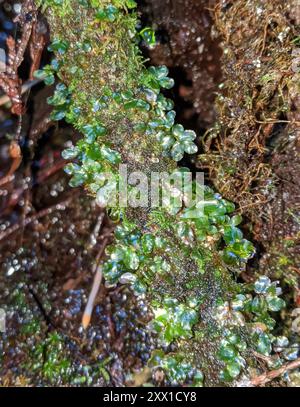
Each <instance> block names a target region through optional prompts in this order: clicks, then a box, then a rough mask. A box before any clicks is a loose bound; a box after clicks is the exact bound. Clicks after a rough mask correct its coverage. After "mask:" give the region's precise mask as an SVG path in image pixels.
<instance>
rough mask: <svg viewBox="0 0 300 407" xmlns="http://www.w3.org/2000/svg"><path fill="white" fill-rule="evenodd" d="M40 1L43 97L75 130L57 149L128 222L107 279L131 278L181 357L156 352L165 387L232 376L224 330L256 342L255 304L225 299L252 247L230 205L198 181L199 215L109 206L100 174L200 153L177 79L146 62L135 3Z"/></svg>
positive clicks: (157, 166)
mask: <svg viewBox="0 0 300 407" xmlns="http://www.w3.org/2000/svg"><path fill="white" fill-rule="evenodd" d="M43 5H44V6H45V12H46V16H47V18H48V22H49V25H50V28H51V35H52V45H51V49H52V50H53V51H54V54H55V58H56V59H55V61H54V62H52V64H51V66H47V67H46V68H45V69H44V76H45V79H46V81H47V82H51V81H52V76H53V75H54V74H55V75H57V76H58V78H59V79H60V80H61V82H62V83H59V84H58V85H57V87H56V91H55V93H54V95H53V97H52V98H50V99H49V103H51V104H53V105H54V107H55V109H54V118H55V119H62V118H65V120H66V121H67V122H69V123H71V124H72V125H73V126H74V127H76V128H77V129H78V130H79V131H80V132H81V133H82V139H81V140H80V141H79V142H78V144H77V145H76V146H73V147H72V148H69V149H68V150H66V151H65V152H64V156H65V157H67V158H74V159H75V160H74V163H72V164H69V165H68V167H67V172H68V173H69V174H70V175H71V176H72V178H71V181H70V182H71V184H72V185H74V186H78V185H84V187H85V188H86V189H87V190H88V191H89V193H91V194H93V195H94V196H97V200H98V202H99V203H100V204H101V205H107V206H108V207H109V208H110V209H111V210H112V211H113V212H114V214H115V215H117V217H119V218H120V219H121V220H123V224H122V225H120V226H118V227H117V230H116V234H115V237H116V241H115V243H114V245H112V246H111V247H110V248H109V249H108V250H107V256H108V259H107V261H106V262H105V263H104V264H103V271H104V275H105V279H106V282H107V284H109V285H114V284H117V283H121V284H130V285H131V286H132V288H133V290H134V291H135V292H136V294H137V295H142V296H143V295H146V298H147V302H148V303H149V304H150V305H151V307H152V310H153V312H154V314H156V318H154V320H153V321H152V323H151V324H150V329H152V330H154V331H155V332H156V333H158V336H159V340H160V343H161V347H162V349H164V351H166V352H168V346H169V344H171V346H172V349H174V351H175V353H176V355H177V356H174V357H173V356H172V357H169V356H168V355H166V356H165V357H164V356H162V357H161V360H162V361H161V362H160V366H162V367H163V369H165V370H166V375H167V376H168V377H169V380H170V382H171V383H172V384H175V383H183V382H189V381H190V380H192V377H193V375H194V373H195V375H196V377H198V379H199V380H198V382H199V383H200V382H201V383H202V375H201V374H200V373H197V372H200V371H203V372H204V383H205V384H207V385H217V384H219V383H221V382H223V381H226V380H227V379H228V378H229V379H230V380H233V379H236V378H237V377H238V375H239V374H240V373H241V372H242V371H246V370H247V363H246V361H245V359H244V357H243V356H240V355H239V354H238V353H237V352H238V350H239V345H238V344H234V346H235V347H236V348H234V352H233V353H234V357H235V361H233V360H232V359H231V360H230V361H229V363H227V365H226V363H225V360H224V356H222V355H221V354H222V349H223V348H224V346H225V345H224V343H223V341H224V329H226V332H228V336H230V335H231V336H232V335H235V334H239V333H240V331H241V330H242V331H243V335H245V336H246V338H248V340H246V344H247V345H249V346H251V343H252V342H253V341H252V338H251V334H250V332H251V325H252V317H251V313H252V311H253V310H250V311H247V310H245V313H246V315H245V316H243V314H242V313H241V312H239V311H237V310H236V311H234V310H232V309H231V307H230V306H229V305H228V304H229V303H231V301H232V300H233V298H234V297H235V296H236V295H237V294H240V293H243V292H244V291H245V287H244V286H243V285H239V284H237V283H236V282H235V280H234V278H233V277H232V273H233V272H235V273H237V274H238V273H239V272H240V271H241V270H243V269H244V267H245V263H246V261H247V259H248V258H249V257H251V256H253V254H254V248H253V245H252V244H251V243H250V242H248V241H247V240H246V239H244V238H243V234H242V232H241V231H240V230H239V229H238V228H237V227H236V225H237V223H238V218H237V217H236V216H232V212H234V209H235V208H234V205H233V204H231V203H230V202H228V201H226V200H224V199H222V198H221V197H220V196H219V195H218V194H215V193H214V191H212V190H211V189H210V188H206V187H204V189H203V193H204V198H205V202H204V211H203V214H202V215H201V216H198V217H196V218H194V219H191V218H190V217H189V214H190V212H191V211H192V210H193V211H197V210H198V209H197V208H196V207H192V208H190V207H186V206H185V205H184V204H183V203H182V202H181V203H180V206H179V207H178V206H176V205H174V204H173V205H172V204H171V205H169V207H167V208H160V209H158V210H153V209H152V208H151V207H150V206H149V205H148V206H146V207H145V208H138V209H134V208H129V209H126V208H125V209H124V208H121V207H118V206H117V207H115V206H113V205H111V206H110V205H109V203H110V199H109V197H110V195H109V194H110V189H111V185H110V184H109V182H107V183H104V181H103V179H102V178H101V176H99V175H100V174H101V173H103V172H110V173H114V174H117V170H118V164H119V163H120V162H122V163H123V164H127V165H128V172H132V171H142V172H143V173H144V174H146V175H149V174H150V173H151V172H158V173H161V172H162V171H167V172H168V173H169V174H170V173H172V172H174V170H175V169H176V161H178V160H180V159H181V158H182V156H183V154H184V153H195V151H196V146H195V144H194V143H193V140H194V138H195V134H194V133H193V132H192V131H189V130H185V129H184V128H183V127H182V126H181V125H178V124H176V123H175V112H174V111H173V110H172V108H173V104H172V102H171V101H170V100H168V99H166V98H165V97H164V96H163V94H162V93H161V89H164V88H167V89H168V88H170V87H171V86H172V85H173V81H172V79H170V78H168V71H167V68H166V67H164V66H163V67H150V68H146V67H145V66H144V64H143V57H142V55H141V53H140V51H139V49H138V42H139V35H138V32H137V31H136V26H137V22H138V20H137V14H136V13H135V12H134V11H132V10H131V11H129V8H130V9H131V8H133V6H134V2H132V1H128V0H126V1H125V0H124V1H122V0H112V1H111V2H109V1H96V0H94V1H84V2H75V1H73V0H60V1H46V2H43ZM38 75H39V76H41V75H43V73H41V72H38ZM118 181H120V180H118ZM193 188H195V183H193ZM131 191H133V192H134V187H133V188H132V189H131ZM222 246H224V249H221V248H222ZM248 314H250V316H249V315H248ZM203 334H204V335H203ZM228 340H229V341H230V339H228ZM243 343H244V342H243ZM232 346H233V345H232ZM225 347H226V346H225ZM236 349H238V350H236ZM241 351H242V350H241ZM220 352H221V353H220ZM223 353H224V352H223ZM244 356H245V358H246V357H248V358H249V354H247V355H244ZM252 357H253V356H252ZM249 363H253V364H255V360H254V361H253V362H252V361H251V362H249ZM224 369H225V370H224ZM168 370H169V371H168ZM177 370H178V372H179V373H178V372H177V373H176V371H177ZM193 372H194V373H193ZM196 373H197V374H196ZM200 378H201V380H200ZM196 382H197V380H196Z"/></svg>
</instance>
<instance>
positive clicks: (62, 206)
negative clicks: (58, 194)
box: [0, 198, 72, 241]
mask: <svg viewBox="0 0 300 407" xmlns="http://www.w3.org/2000/svg"><path fill="white" fill-rule="evenodd" d="M70 202H72V198H68V199H66V200H65V201H63V202H59V203H57V204H55V205H52V206H49V207H48V208H45V209H42V210H41V211H40V212H38V213H36V214H34V215H32V216H29V217H28V218H25V219H24V221H23V222H21V223H16V224H15V225H13V226H11V227H10V228H9V229H7V230H6V231H5V232H3V233H1V234H0V241H1V240H4V239H6V238H7V237H8V236H10V235H11V234H12V233H14V232H16V231H17V230H18V229H20V228H21V227H26V226H27V225H29V224H30V223H32V222H33V221H35V220H36V219H39V218H42V217H44V216H47V215H50V214H51V213H52V212H54V211H63V210H65V206H67V205H69V204H70Z"/></svg>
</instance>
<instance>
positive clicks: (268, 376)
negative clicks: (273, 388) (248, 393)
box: [251, 358, 300, 386]
mask: <svg viewBox="0 0 300 407" xmlns="http://www.w3.org/2000/svg"><path fill="white" fill-rule="evenodd" d="M298 367H300V358H298V359H296V360H294V361H293V362H290V363H286V364H285V365H283V366H281V367H280V368H279V369H275V370H271V371H270V372H265V373H263V374H261V375H260V376H255V377H253V378H252V379H251V384H252V385H253V386H262V385H264V384H266V383H267V382H270V381H271V380H273V379H275V378H276V377H279V376H281V375H283V374H284V373H286V372H288V371H289V370H293V369H297V368H298Z"/></svg>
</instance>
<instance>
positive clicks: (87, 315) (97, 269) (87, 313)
mask: <svg viewBox="0 0 300 407" xmlns="http://www.w3.org/2000/svg"><path fill="white" fill-rule="evenodd" d="M96 226H97V225H96ZM107 241H108V238H107V237H106V238H105V239H104V240H103V242H102V245H101V248H100V250H99V252H98V255H97V257H96V261H95V266H94V273H95V276H94V281H93V285H92V289H91V292H90V294H89V298H88V302H87V304H86V307H85V310H84V313H83V316H82V326H83V328H84V329H86V328H87V327H88V326H89V324H90V321H91V317H92V312H93V308H94V303H95V299H96V296H97V294H98V291H99V288H100V284H101V281H102V266H101V265H99V263H100V260H101V257H102V254H103V252H104V249H105V247H106V244H107Z"/></svg>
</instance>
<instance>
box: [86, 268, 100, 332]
mask: <svg viewBox="0 0 300 407" xmlns="http://www.w3.org/2000/svg"><path fill="white" fill-rule="evenodd" d="M101 281H102V266H99V267H97V270H96V272H95V277H94V281H93V285H92V290H91V292H90V295H89V299H88V302H87V304H86V307H85V310H84V313H83V316H82V326H83V328H84V329H86V328H87V327H88V326H89V324H90V321H91V316H92V312H93V307H94V302H95V299H96V296H97V294H98V291H99V287H100V284H101Z"/></svg>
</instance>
